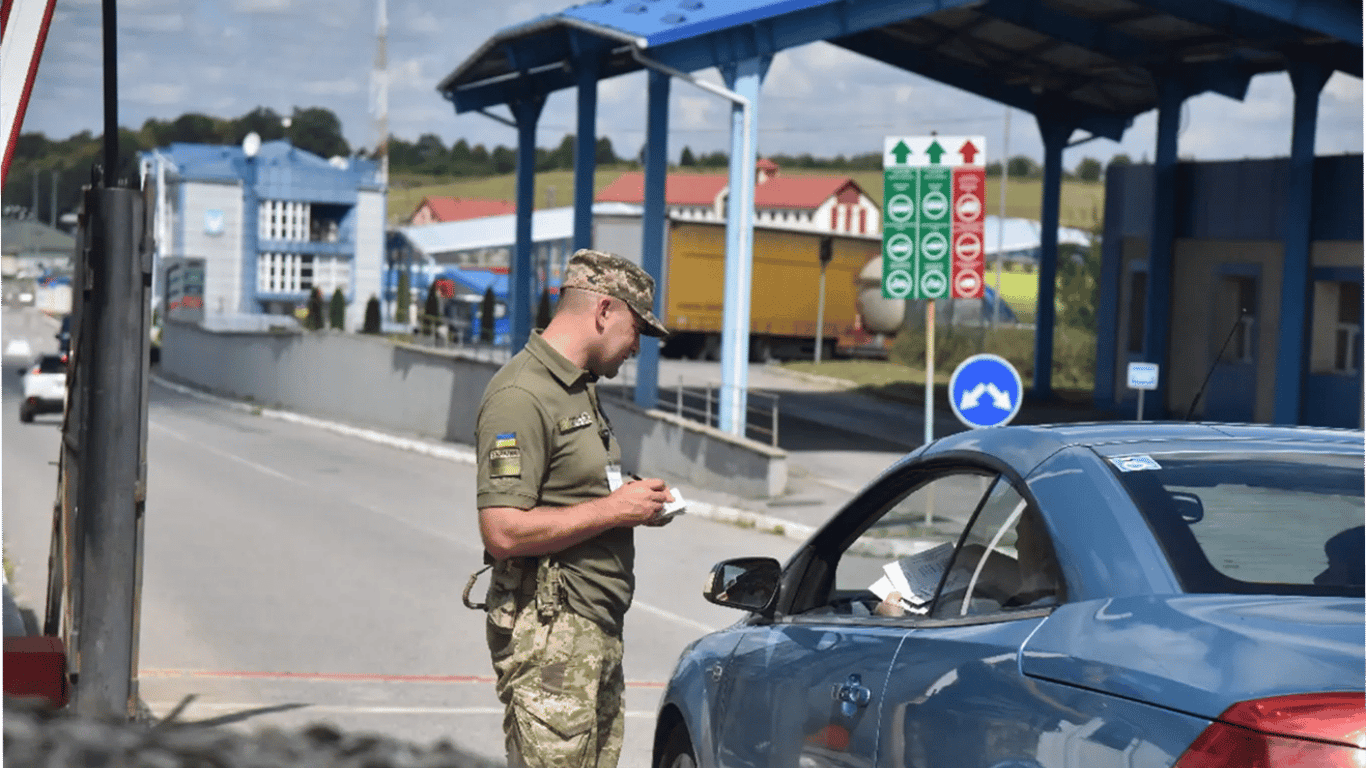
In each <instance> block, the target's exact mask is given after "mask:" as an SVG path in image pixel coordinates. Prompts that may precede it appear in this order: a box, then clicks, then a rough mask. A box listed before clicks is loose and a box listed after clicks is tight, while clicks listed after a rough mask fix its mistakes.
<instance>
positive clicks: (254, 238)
mask: <svg viewBox="0 0 1366 768" xmlns="http://www.w3.org/2000/svg"><path fill="white" fill-rule="evenodd" d="M256 173H257V168H256V158H254V157H246V156H245V155H244V167H243V172H242V298H241V300H240V301H239V302H238V308H239V311H240V312H242V314H244V315H254V314H256V312H257V308H256V262H257V260H258V259H259V258H260V257H261V254H260V253H259V252H258V251H259V249H260V227H261V224H260V219H261V198H260V196H258V195H257V193H256ZM182 210H183V209H182Z"/></svg>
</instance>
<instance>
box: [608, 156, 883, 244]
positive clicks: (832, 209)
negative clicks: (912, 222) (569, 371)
mask: <svg viewBox="0 0 1366 768" xmlns="http://www.w3.org/2000/svg"><path fill="white" fill-rule="evenodd" d="M728 180H729V179H728V177H727V176H726V175H724V174H695V173H693V174H685V173H671V174H669V175H668V176H667V177H666V179H665V182H664V201H665V205H666V206H667V207H668V212H669V217H670V218H672V219H675V220H680V221H712V222H723V221H725V220H726V198H727V196H728V195H729V193H730V189H729V187H728V186H727V183H726V182H727V181H728ZM597 200H598V202H611V203H630V204H633V205H640V204H641V203H643V202H644V201H645V174H643V173H640V172H632V173H624V174H622V175H621V176H620V177H619V178H617V180H616V181H614V182H612V183H611V184H609V185H608V186H607V187H606V188H605V189H603V190H602V191H601V192H599V193H598V196H597ZM754 212H755V215H754V224H755V226H761V227H771V228H774V229H794V230H800V231H803V232H830V233H840V234H851V235H868V236H881V232H882V230H881V222H882V211H881V209H880V208H878V206H877V203H875V202H873V200H872V198H870V197H868V195H867V194H866V193H864V191H863V189H862V188H860V187H859V185H858V183H857V182H855V181H854V180H853V179H851V178H849V177H847V176H781V175H780V174H779V168H778V165H777V163H774V162H773V161H772V160H769V159H768V158H763V159H761V160H759V162H758V163H756V164H755V185H754Z"/></svg>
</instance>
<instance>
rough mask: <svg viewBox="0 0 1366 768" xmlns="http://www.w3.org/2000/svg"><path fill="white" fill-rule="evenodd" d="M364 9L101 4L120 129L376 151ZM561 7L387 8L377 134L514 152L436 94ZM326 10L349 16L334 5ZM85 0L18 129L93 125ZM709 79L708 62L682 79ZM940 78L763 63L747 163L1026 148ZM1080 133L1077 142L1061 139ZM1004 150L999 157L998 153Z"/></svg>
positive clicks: (1281, 103)
mask: <svg viewBox="0 0 1366 768" xmlns="http://www.w3.org/2000/svg"><path fill="white" fill-rule="evenodd" d="M377 1H378V0H364V2H343V3H338V2H337V1H336V0H121V2H119V9H118V29H119V35H118V52H119V101H120V103H119V124H120V125H122V126H124V127H129V128H137V127H139V126H141V125H142V124H143V122H144V121H146V120H147V119H149V118H156V119H159V120H173V119H175V118H177V117H179V116H180V115H182V114H185V113H187V112H201V113H205V114H209V115H213V116H215V117H222V118H234V117H238V116H241V115H243V114H245V113H247V112H249V111H251V110H252V109H254V108H256V107H257V106H264V107H269V108H271V109H274V110H275V111H277V112H279V113H280V114H282V115H286V116H287V115H288V114H289V113H290V112H291V111H292V110H293V108H295V107H301V108H306V107H325V108H327V109H330V110H332V111H333V112H334V113H336V115H337V116H338V118H340V120H341V122H342V127H343V131H344V134H345V136H346V139H347V141H348V142H349V143H350V144H351V146H352V148H353V149H355V148H358V147H361V146H375V145H376V144H377V142H378V132H377V129H376V128H375V119H374V115H373V111H372V107H371V104H372V101H373V99H372V87H371V71H372V69H373V66H374V60H375V51H376V37H375V28H376V22H375V20H376V13H375V8H376V4H377ZM571 4H572V2H570V1H569V0H511V1H504V2H485V1H484V0H478V1H475V0H445V2H442V1H441V0H436V1H434V2H431V1H429V2H416V1H415V0H388V21H389V34H388V46H387V47H388V60H389V66H388V70H389V79H390V86H389V130H390V134H391V135H393V136H395V137H398V138H402V139H405V140H407V141H416V140H417V138H418V137H419V136H421V135H422V134H424V133H434V134H436V135H438V136H440V137H441V138H442V139H443V140H445V141H446V142H447V144H448V145H449V144H451V143H454V142H455V141H456V140H458V139H460V138H464V139H466V140H467V141H468V142H469V143H470V144H471V145H474V144H484V145H485V146H486V147H488V148H490V149H491V148H493V147H494V146H496V145H499V144H503V145H506V146H510V147H511V146H515V145H516V140H517V137H516V133H515V131H514V130H513V129H512V128H509V127H508V126H505V125H503V124H501V123H498V122H496V121H494V120H491V119H489V118H487V117H485V116H482V115H478V114H473V113H470V114H464V115H456V114H455V110H454V109H453V107H452V106H451V105H450V103H449V102H447V101H446V100H445V99H443V98H442V97H441V96H440V95H439V94H438V93H437V92H436V84H437V82H438V81H439V80H441V78H443V77H445V76H446V75H448V74H450V73H451V72H452V71H453V70H454V69H455V68H456V67H457V66H459V65H460V64H461V63H462V62H463V61H464V60H465V59H466V58H467V57H468V56H470V55H471V54H472V53H473V52H474V51H475V50H476V49H477V48H478V47H479V46H480V45H481V44H482V43H483V42H484V41H486V40H487V39H488V38H489V37H490V36H492V35H493V34H494V33H495V32H496V31H498V30H499V29H502V28H504V27H508V26H512V25H516V24H520V23H523V22H526V21H529V20H530V19H532V18H534V17H536V16H539V15H541V14H545V13H552V12H555V11H559V10H562V9H564V8H566V7H568V6H569V5H571ZM340 6H345V7H347V8H348V9H349V11H347V12H343V11H339V7H340ZM101 34H102V33H101V10H100V0H60V2H58V3H57V4H56V11H55V13H54V16H53V20H52V27H51V29H50V31H49V35H48V40H47V46H46V49H45V51H44V55H43V60H42V63H41V66H40V68H39V72H38V77H37V79H36V81H35V83H34V88H33V93H32V96H31V100H30V104H29V108H28V114H27V117H26V119H25V123H24V131H26V132H30V131H37V132H42V133H45V134H47V136H48V137H49V138H53V139H61V138H66V137H67V136H70V135H72V134H75V133H78V132H80V131H82V130H88V131H90V132H91V133H92V134H94V135H99V134H100V133H102V132H103V119H104V118H103V109H104V107H103V95H102V93H103V91H102V77H103V75H102V44H101V40H102V36H101ZM697 74H698V75H700V76H701V77H703V78H705V79H709V80H711V81H713V82H716V83H720V82H721V80H720V77H719V76H718V75H717V73H716V71H715V70H714V69H711V70H703V71H702V72H699V73H697ZM645 80H646V77H645V75H644V73H639V72H638V73H634V74H630V75H624V76H620V77H617V78H613V79H611V80H606V81H603V82H602V83H601V84H600V85H599V95H598V105H599V106H598V132H599V135H602V136H606V137H608V138H610V139H611V141H612V144H613V147H614V148H615V149H616V152H617V154H618V155H624V156H634V155H635V154H636V153H637V152H638V151H639V149H640V147H641V144H642V143H643V141H644V138H645V104H646V98H645ZM574 106H575V99H574V92H573V90H565V91H560V92H557V93H555V94H553V95H552V96H551V97H550V98H549V99H548V100H547V102H546V106H545V109H544V111H543V112H542V114H541V120H540V124H539V127H538V133H537V145H538V146H542V147H554V146H556V145H558V144H559V143H560V141H561V139H563V137H564V136H565V134H567V133H571V132H573V130H574V124H575V115H574V112H575V109H574ZM1292 107H1293V97H1292V90H1291V87H1290V82H1289V78H1288V77H1287V76H1286V75H1285V74H1283V73H1280V74H1270V75H1261V76H1258V77H1257V78H1255V79H1253V81H1252V83H1251V86H1250V87H1249V89H1248V93H1247V96H1246V98H1245V99H1244V100H1242V101H1236V100H1233V99H1229V98H1226V97H1223V96H1218V95H1210V94H1207V95H1202V96H1197V97H1194V98H1192V99H1189V100H1187V102H1186V105H1185V108H1184V109H1183V114H1182V119H1181V126H1182V127H1181V132H1180V136H1179V138H1178V153H1179V154H1180V156H1182V157H1189V158H1195V159H1201V160H1219V159H1238V158H1247V157H1254V158H1255V157H1276V156H1284V155H1288V154H1289V151H1290V131H1291V110H1292ZM728 111H729V103H728V102H725V101H723V100H722V99H721V98H720V97H717V96H714V95H711V94H709V93H707V92H705V91H702V90H700V89H698V88H696V87H695V86H692V85H689V84H687V83H684V82H678V81H675V82H674V83H673V85H672V87H671V100H670V112H671V114H670V118H669V123H670V133H669V154H670V157H671V158H672V159H673V160H674V161H676V160H677V158H678V156H679V154H680V153H681V151H682V149H683V147H685V146H687V147H689V148H691V149H692V150H693V152H694V153H699V152H712V151H717V150H720V151H727V150H728V144H729V131H728V127H727V126H728V120H727V114H728ZM1007 111H1008V110H1007V109H1006V108H1005V107H1003V106H1001V105H1000V104H997V103H995V102H992V101H989V100H987V99H983V98H980V97H977V96H974V95H971V94H969V93H966V92H964V91H960V90H958V89H956V88H953V87H951V86H946V85H941V84H939V83H936V82H935V81H932V80H929V79H926V78H923V77H920V76H918V75H913V74H910V73H907V72H904V71H902V70H899V69H895V68H893V67H889V66H887V65H885V64H881V63H879V62H876V61H873V60H871V59H866V58H864V57H862V56H859V55H858V54H854V53H850V52H848V51H845V50H843V49H840V48H837V47H835V46H832V45H829V44H827V43H812V44H810V45H806V46H802V47H800V48H794V49H791V50H788V51H785V52H782V53H780V54H778V55H777V56H775V57H774V60H773V63H772V66H771V68H770V69H769V73H768V75H767V77H766V79H765V81H764V85H763V90H762V92H761V98H760V103H759V107H758V115H759V144H758V150H759V153H760V155H764V154H788V155H797V154H801V153H810V154H812V155H815V156H817V157H833V156H835V155H837V154H845V155H854V154H862V153H867V152H880V151H881V148H882V140H883V137H884V136H888V135H921V134H927V133H929V132H930V131H937V132H939V133H945V134H956V135H981V136H984V137H985V138H986V144H987V156H988V160H989V161H990V160H992V159H996V158H999V157H1001V155H1002V154H1005V153H1006V152H1007V151H1008V154H1009V155H1010V156H1015V155H1027V156H1030V157H1033V158H1035V159H1037V160H1041V159H1042V156H1043V144H1042V141H1041V140H1040V138H1039V131H1038V126H1037V124H1036V123H1035V122H1034V119H1033V117H1032V116H1031V115H1030V114H1028V113H1026V112H1022V111H1019V110H1010V111H1009V117H1008V123H1009V135H1008V136H1007V135H1006V123H1007ZM1362 115H1363V111H1362V88H1361V80H1359V79H1356V78H1353V77H1349V76H1346V75H1342V74H1340V73H1339V74H1335V75H1333V77H1332V78H1331V79H1330V80H1329V81H1328V83H1327V85H1326V86H1325V88H1324V90H1323V93H1322V95H1321V97H1320V106H1319V124H1318V134H1317V139H1316V148H1315V150H1316V152H1317V153H1318V154H1338V153H1343V152H1348V153H1360V152H1361V151H1362V132H1363V129H1362ZM1156 124H1157V120H1156V113H1155V112H1148V113H1146V114H1144V115H1140V116H1139V117H1137V118H1136V119H1135V120H1134V123H1133V126H1132V127H1131V128H1130V129H1129V130H1128V131H1127V132H1126V133H1125V135H1124V138H1123V141H1121V142H1115V141H1111V140H1109V139H1095V140H1093V141H1089V142H1086V143H1084V144H1080V145H1078V146H1075V147H1071V148H1069V149H1068V150H1066V151H1065V152H1064V157H1063V164H1064V166H1065V167H1067V168H1073V167H1075V166H1076V164H1077V163H1078V162H1079V161H1080V160H1081V159H1083V158H1085V157H1094V158H1096V159H1099V160H1102V161H1108V159H1109V158H1110V157H1112V156H1113V155H1115V154H1118V153H1124V154H1127V155H1129V156H1130V157H1131V158H1132V159H1133V160H1135V161H1140V160H1143V159H1145V158H1151V157H1152V156H1153V155H1154V149H1153V148H1154V146H1155V140H1156V139H1155V136H1156ZM1083 138H1086V135H1085V134H1084V133H1081V132H1079V133H1077V134H1076V135H1074V137H1073V141H1076V140H1079V139H1083ZM1007 144H1008V149H1007V148H1006V145H1007Z"/></svg>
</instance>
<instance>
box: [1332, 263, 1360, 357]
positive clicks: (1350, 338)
mask: <svg viewBox="0 0 1366 768" xmlns="http://www.w3.org/2000/svg"><path fill="white" fill-rule="evenodd" d="M1337 293H1338V313H1337V315H1338V322H1337V328H1336V329H1335V332H1334V338H1333V342H1334V351H1333V370H1334V371H1335V372H1337V373H1358V372H1360V371H1361V283H1338V292H1337Z"/></svg>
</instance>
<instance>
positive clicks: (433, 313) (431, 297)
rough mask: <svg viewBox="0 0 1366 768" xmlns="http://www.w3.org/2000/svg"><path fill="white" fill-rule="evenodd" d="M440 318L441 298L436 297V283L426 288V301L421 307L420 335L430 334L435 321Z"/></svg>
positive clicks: (434, 326) (433, 328)
mask: <svg viewBox="0 0 1366 768" xmlns="http://www.w3.org/2000/svg"><path fill="white" fill-rule="evenodd" d="M440 316H441V297H440V296H437V295H436V282H435V281H433V282H432V284H431V285H429V286H427V301H426V302H424V303H423V305H422V333H423V335H426V334H429V333H431V332H432V331H433V330H435V328H436V321H437V319H438V318H439V317H440Z"/></svg>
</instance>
